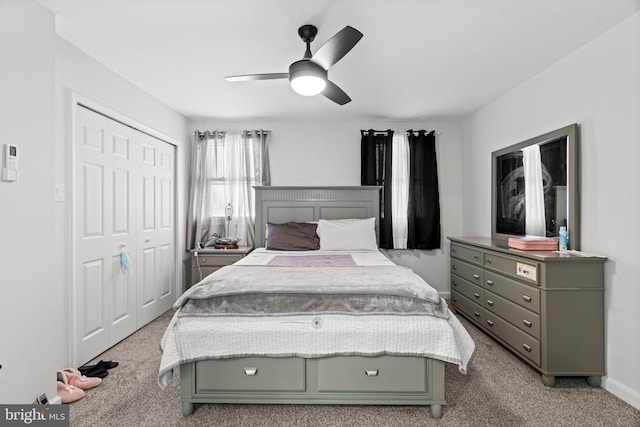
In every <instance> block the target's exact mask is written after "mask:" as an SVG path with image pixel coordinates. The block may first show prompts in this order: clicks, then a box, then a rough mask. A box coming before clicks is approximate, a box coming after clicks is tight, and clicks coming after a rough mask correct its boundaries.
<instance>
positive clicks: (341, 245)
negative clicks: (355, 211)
mask: <svg viewBox="0 0 640 427" xmlns="http://www.w3.org/2000/svg"><path fill="white" fill-rule="evenodd" d="M316 232H317V234H318V236H320V250H324V251H376V250H378V243H377V241H376V219H375V218H366V219H346V220H345V219H337V220H326V219H321V220H319V221H318V229H317V231H316Z"/></svg>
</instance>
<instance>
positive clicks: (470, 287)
mask: <svg viewBox="0 0 640 427" xmlns="http://www.w3.org/2000/svg"><path fill="white" fill-rule="evenodd" d="M451 290H455V291H456V292H458V293H461V294H462V295H464V296H465V297H467V298H469V299H470V300H471V301H475V302H476V303H477V304H482V303H483V301H484V289H482V288H481V287H480V286H477V285H474V284H473V283H471V282H469V281H468V280H465V279H463V278H461V277H459V276H456V275H455V274H452V275H451Z"/></svg>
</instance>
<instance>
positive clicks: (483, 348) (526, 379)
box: [69, 312, 640, 427]
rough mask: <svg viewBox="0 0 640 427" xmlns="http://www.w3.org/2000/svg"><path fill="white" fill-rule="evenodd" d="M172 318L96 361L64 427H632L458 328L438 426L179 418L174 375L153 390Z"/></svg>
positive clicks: (296, 411)
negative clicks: (468, 353) (463, 367)
mask: <svg viewBox="0 0 640 427" xmlns="http://www.w3.org/2000/svg"><path fill="white" fill-rule="evenodd" d="M172 314H173V312H167V313H166V314H164V315H163V316H161V317H160V318H158V319H156V320H155V321H153V322H152V323H150V324H149V325H147V326H145V327H144V328H142V329H141V330H140V331H138V332H136V333H135V334H133V335H132V336H130V337H129V338H127V339H125V340H124V341H122V342H120V343H119V344H117V345H116V346H114V347H112V348H111V349H109V350H108V351H106V352H105V353H103V354H101V355H100V356H98V357H97V358H96V359H95V360H94V362H96V361H98V360H100V359H103V360H114V361H118V362H119V366H118V367H116V368H114V369H112V370H110V371H109V375H108V376H107V377H106V378H105V379H104V381H103V383H102V384H101V385H100V386H99V387H97V388H95V389H92V390H88V391H87V393H86V395H85V397H84V398H82V399H81V400H79V401H77V402H75V403H72V404H70V408H69V409H70V422H71V426H91V427H96V426H100V427H102V426H105V427H107V426H114V427H115V426H117V427H129V426H131V427H138V426H154V427H155V426H278V427H280V426H349V427H365V426H366V427H372V426H456V427H460V426H509V427H512V426H629V427H632V426H636V427H639V426H640V411H638V410H636V409H635V408H633V407H632V406H630V405H628V404H626V403H625V402H623V401H622V400H620V399H618V398H616V397H615V396H613V395H612V394H610V393H608V392H607V391H605V390H604V389H602V388H592V387H589V386H588V385H587V384H586V381H585V380H584V379H583V378H559V379H558V381H557V385H556V387H554V388H547V387H545V386H544V385H542V383H541V381H540V375H539V374H538V373H537V372H536V371H535V370H533V369H532V368H530V367H529V366H528V365H526V364H524V363H523V362H522V361H520V360H519V359H518V358H516V357H515V356H514V355H512V354H511V353H510V352H509V351H507V350H505V349H504V348H503V347H501V346H500V345H498V344H496V343H495V342H494V341H493V340H492V339H491V338H489V337H488V336H487V335H485V334H483V333H482V332H480V331H479V330H478V329H477V328H475V327H473V326H471V325H470V324H469V323H468V322H466V321H465V320H462V322H463V324H464V325H465V327H466V328H467V330H468V331H469V333H470V334H471V336H472V337H473V339H474V340H475V342H476V346H477V350H476V354H475V356H474V359H473V360H472V362H471V364H470V368H469V372H468V374H467V375H462V374H460V373H459V372H458V370H457V367H456V366H454V365H451V364H447V366H446V373H445V375H446V389H445V390H446V391H445V392H446V396H445V397H446V399H447V405H446V406H445V407H444V415H443V417H442V419H440V420H435V419H433V418H432V417H431V415H430V414H429V410H428V407H414V406H355V405H354V406H351V405H349V406H341V405H320V406H316V405H226V404H223V405H219V404H202V405H196V410H195V412H194V414H193V415H191V416H190V417H187V418H185V417H183V416H182V410H181V405H180V403H179V402H178V400H177V382H178V379H179V378H178V376H179V375H178V373H176V375H174V381H173V383H172V384H171V385H170V386H169V387H167V389H165V390H162V389H161V388H160V387H159V386H158V385H157V382H156V380H157V371H158V366H159V361H160V350H159V342H160V338H161V336H162V333H163V332H164V329H165V328H166V325H167V324H168V322H169V319H170V317H171V315H172Z"/></svg>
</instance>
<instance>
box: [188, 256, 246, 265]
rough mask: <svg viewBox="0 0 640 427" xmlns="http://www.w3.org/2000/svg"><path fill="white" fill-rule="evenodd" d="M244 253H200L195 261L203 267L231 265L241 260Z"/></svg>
mask: <svg viewBox="0 0 640 427" xmlns="http://www.w3.org/2000/svg"><path fill="white" fill-rule="evenodd" d="M243 257H244V255H198V257H197V258H196V259H195V260H194V262H195V263H196V265H197V264H199V265H200V266H201V267H204V266H213V265H217V266H222V265H231V264H233V263H234V262H237V261H240V260H241V259H242V258H243Z"/></svg>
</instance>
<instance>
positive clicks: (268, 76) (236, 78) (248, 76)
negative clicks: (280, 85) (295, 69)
mask: <svg viewBox="0 0 640 427" xmlns="http://www.w3.org/2000/svg"><path fill="white" fill-rule="evenodd" d="M288 78H289V73H267V74H245V75H242V76H226V77H225V79H226V80H227V81H230V82H249V81H252V80H274V79H288Z"/></svg>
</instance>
